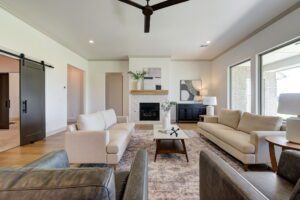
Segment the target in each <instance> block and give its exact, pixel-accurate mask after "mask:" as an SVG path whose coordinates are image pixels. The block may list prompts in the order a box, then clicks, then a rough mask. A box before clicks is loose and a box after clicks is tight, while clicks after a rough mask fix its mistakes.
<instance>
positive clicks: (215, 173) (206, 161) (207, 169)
mask: <svg viewBox="0 0 300 200" xmlns="http://www.w3.org/2000/svg"><path fill="white" fill-rule="evenodd" d="M199 164H200V199H218V200H227V199H257V200H263V199H264V200H266V199H268V198H267V197H265V196H264V195H263V194H262V193H261V192H260V191H258V190H257V189H256V188H255V187H254V186H253V185H252V184H251V183H250V182H249V181H247V180H246V179H245V178H244V177H243V176H242V175H240V174H239V173H238V172H237V171H236V170H234V169H233V168H232V167H231V166H229V165H228V164H227V163H226V162H225V161H224V160H222V159H221V158H220V157H218V156H217V155H216V154H215V153H213V152H211V151H208V150H203V151H201V153H200V163H199Z"/></svg>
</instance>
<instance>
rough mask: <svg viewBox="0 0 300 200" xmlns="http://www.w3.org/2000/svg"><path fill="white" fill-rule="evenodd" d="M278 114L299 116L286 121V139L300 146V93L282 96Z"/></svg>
mask: <svg viewBox="0 0 300 200" xmlns="http://www.w3.org/2000/svg"><path fill="white" fill-rule="evenodd" d="M277 112H278V113H280V114H287V115H295V116H297V117H290V118H288V119H287V120H286V138H287V140H289V141H290V142H294V143H298V144H300V93H285V94H280V96H279V103H278V111H277Z"/></svg>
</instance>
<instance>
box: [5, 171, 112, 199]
mask: <svg viewBox="0 0 300 200" xmlns="http://www.w3.org/2000/svg"><path fill="white" fill-rule="evenodd" d="M0 182H1V184H0V191H1V192H0V199H22V200H38V199H56V200H59V199H73V200H79V199H93V200H111V199H115V178H114V173H113V170H112V169H109V168H89V169H84V168H72V169H71V168H69V169H56V170H53V169H52V170H14V171H13V170H7V171H5V170H0Z"/></svg>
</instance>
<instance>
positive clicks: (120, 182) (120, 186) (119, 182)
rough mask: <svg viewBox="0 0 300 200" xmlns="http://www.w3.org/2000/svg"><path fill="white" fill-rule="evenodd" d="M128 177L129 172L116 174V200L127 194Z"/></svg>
mask: <svg viewBox="0 0 300 200" xmlns="http://www.w3.org/2000/svg"><path fill="white" fill-rule="evenodd" d="M128 176H129V172H127V171H118V172H115V180H116V181H115V182H116V200H121V199H122V197H123V195H124V192H125V188H126V184H127V180H128Z"/></svg>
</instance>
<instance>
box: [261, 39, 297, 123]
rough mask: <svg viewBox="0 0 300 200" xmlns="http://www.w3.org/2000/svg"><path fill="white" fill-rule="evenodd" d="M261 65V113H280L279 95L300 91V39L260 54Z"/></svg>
mask: <svg viewBox="0 0 300 200" xmlns="http://www.w3.org/2000/svg"><path fill="white" fill-rule="evenodd" d="M260 65H261V66H260V70H261V74H260V76H261V77H260V78H261V79H260V80H261V86H260V90H261V99H260V101H261V108H260V111H261V114H263V115H272V116H273V115H279V114H278V113H277V107H278V97H279V95H280V94H281V93H300V41H295V42H292V43H290V44H288V45H286V46H283V47H280V48H276V49H274V50H271V51H269V52H267V53H265V54H263V55H260ZM280 116H282V117H284V118H286V117H288V116H285V115H280Z"/></svg>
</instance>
